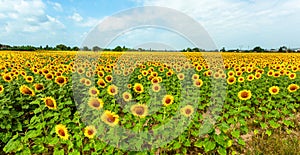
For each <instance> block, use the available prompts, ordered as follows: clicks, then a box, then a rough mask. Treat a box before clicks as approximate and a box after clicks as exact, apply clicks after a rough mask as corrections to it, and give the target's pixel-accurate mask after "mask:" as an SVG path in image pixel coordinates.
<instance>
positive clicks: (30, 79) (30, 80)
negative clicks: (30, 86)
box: [25, 76, 34, 83]
mask: <svg viewBox="0 0 300 155" xmlns="http://www.w3.org/2000/svg"><path fill="white" fill-rule="evenodd" d="M25 80H26V82H28V83H32V82H33V80H34V79H33V76H26V78H25Z"/></svg>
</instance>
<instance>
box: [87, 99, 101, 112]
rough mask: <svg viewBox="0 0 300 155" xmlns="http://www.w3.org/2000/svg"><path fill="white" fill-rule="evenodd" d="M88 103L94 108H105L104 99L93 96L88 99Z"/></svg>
mask: <svg viewBox="0 0 300 155" xmlns="http://www.w3.org/2000/svg"><path fill="white" fill-rule="evenodd" d="M88 105H89V106H90V107H91V108H93V109H96V110H100V109H101V108H103V105H104V102H103V100H102V99H99V98H95V97H91V98H90V99H89V101H88Z"/></svg>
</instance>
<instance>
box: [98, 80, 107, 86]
mask: <svg viewBox="0 0 300 155" xmlns="http://www.w3.org/2000/svg"><path fill="white" fill-rule="evenodd" d="M97 84H98V86H99V87H101V88H105V87H106V83H105V81H104V80H103V79H99V80H98V81H97Z"/></svg>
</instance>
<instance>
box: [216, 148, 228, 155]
mask: <svg viewBox="0 0 300 155" xmlns="http://www.w3.org/2000/svg"><path fill="white" fill-rule="evenodd" d="M217 151H218V153H219V154H220V155H226V154H227V151H226V149H225V148H219V149H218V150H217Z"/></svg>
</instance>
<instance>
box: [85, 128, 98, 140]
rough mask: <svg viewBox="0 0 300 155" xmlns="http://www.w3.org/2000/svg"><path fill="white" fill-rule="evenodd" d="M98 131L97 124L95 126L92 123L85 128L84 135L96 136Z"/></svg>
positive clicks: (90, 137)
mask: <svg viewBox="0 0 300 155" xmlns="http://www.w3.org/2000/svg"><path fill="white" fill-rule="evenodd" d="M96 133H97V130H96V128H95V126H93V125H90V126H87V127H85V128H84V135H85V136H86V137H88V138H89V139H92V138H94V137H95V135H96Z"/></svg>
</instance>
